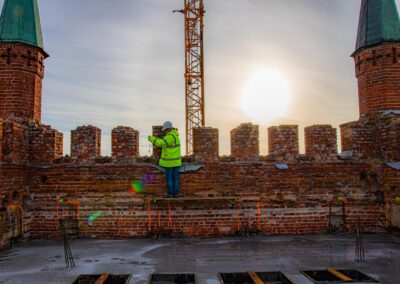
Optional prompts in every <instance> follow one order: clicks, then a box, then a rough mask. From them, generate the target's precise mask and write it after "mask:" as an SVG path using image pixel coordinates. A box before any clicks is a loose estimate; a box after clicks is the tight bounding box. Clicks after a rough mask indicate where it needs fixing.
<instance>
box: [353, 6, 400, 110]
mask: <svg viewBox="0 0 400 284" xmlns="http://www.w3.org/2000/svg"><path fill="white" fill-rule="evenodd" d="M352 56H353V57H354V60H355V64H356V77H357V79H358V94H359V107H360V117H364V116H368V117H371V116H379V115H381V114H382V113H384V112H385V111H391V110H400V19H399V13H398V11H397V7H396V2H395V0H362V3H361V13H360V21H359V26H358V35H357V43H356V51H355V52H354V53H353V55H352Z"/></svg>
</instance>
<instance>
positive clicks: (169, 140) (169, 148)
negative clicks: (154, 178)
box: [148, 121, 182, 198]
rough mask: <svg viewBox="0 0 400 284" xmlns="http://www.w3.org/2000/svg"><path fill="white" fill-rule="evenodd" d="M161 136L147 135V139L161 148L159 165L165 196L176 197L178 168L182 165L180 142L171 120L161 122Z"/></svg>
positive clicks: (177, 191)
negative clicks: (164, 181) (164, 180)
mask: <svg viewBox="0 0 400 284" xmlns="http://www.w3.org/2000/svg"><path fill="white" fill-rule="evenodd" d="M162 130H163V133H164V137H163V138H156V137H154V136H149V138H148V139H149V141H150V143H152V144H153V145H154V146H156V147H157V148H162V151H161V158H160V162H159V165H160V166H161V167H163V168H165V174H166V177H167V187H168V193H167V195H166V197H169V198H171V197H173V198H176V197H178V195H179V168H180V167H181V166H182V159H181V142H180V140H179V133H178V130H177V129H175V128H174V127H173V126H172V122H170V121H166V122H164V124H163V128H162Z"/></svg>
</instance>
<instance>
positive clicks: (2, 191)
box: [0, 165, 33, 249]
mask: <svg viewBox="0 0 400 284" xmlns="http://www.w3.org/2000/svg"><path fill="white" fill-rule="evenodd" d="M29 171H30V169H29V168H28V167H24V166H14V165H0V181H1V182H0V249H3V248H7V247H9V246H10V242H11V241H12V240H11V238H12V236H13V235H14V239H13V241H14V242H15V241H17V240H20V239H21V238H23V239H27V238H29V236H30V231H31V227H30V226H31V222H32V218H33V214H32V211H31V208H29V206H30V204H31V203H30V193H29V189H30V184H29ZM13 231H14V232H13Z"/></svg>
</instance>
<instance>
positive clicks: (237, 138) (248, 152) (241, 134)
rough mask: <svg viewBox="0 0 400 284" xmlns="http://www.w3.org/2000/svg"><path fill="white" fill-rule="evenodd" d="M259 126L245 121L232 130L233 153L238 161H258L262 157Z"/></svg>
mask: <svg viewBox="0 0 400 284" xmlns="http://www.w3.org/2000/svg"><path fill="white" fill-rule="evenodd" d="M259 132H260V131H259V126H258V125H254V124H251V123H243V124H241V125H239V126H238V127H236V128H235V129H233V130H231V155H232V156H233V157H234V158H235V160H236V161H257V160H259V158H260V144H259V136H260V134H259Z"/></svg>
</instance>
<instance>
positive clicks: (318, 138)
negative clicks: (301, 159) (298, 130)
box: [304, 125, 337, 160]
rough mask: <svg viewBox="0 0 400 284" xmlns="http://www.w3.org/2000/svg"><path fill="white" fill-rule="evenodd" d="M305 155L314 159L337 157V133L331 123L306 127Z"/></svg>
mask: <svg viewBox="0 0 400 284" xmlns="http://www.w3.org/2000/svg"><path fill="white" fill-rule="evenodd" d="M304 133H305V144H306V145H305V147H306V155H307V156H309V157H311V158H312V159H315V160H332V159H336V157H337V133H336V128H333V127H332V126H331V125H313V126H309V127H306V128H305V130H304Z"/></svg>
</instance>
